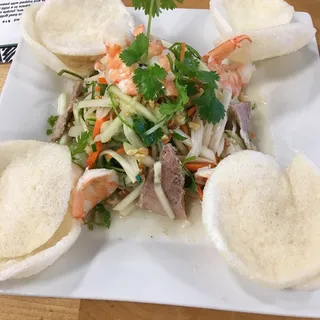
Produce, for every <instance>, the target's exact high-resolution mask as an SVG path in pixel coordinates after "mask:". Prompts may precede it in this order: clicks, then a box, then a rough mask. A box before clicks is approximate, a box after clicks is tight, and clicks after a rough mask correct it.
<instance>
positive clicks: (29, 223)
mask: <svg viewBox="0 0 320 320" xmlns="http://www.w3.org/2000/svg"><path fill="white" fill-rule="evenodd" d="M0 174H1V176H0V259H3V258H15V257H19V256H24V255H27V254H29V253H31V252H33V251H34V250H36V249H37V248H39V247H40V246H42V245H43V244H45V243H46V242H47V241H48V240H49V239H50V238H51V237H52V236H53V235H54V233H55V232H56V231H57V229H58V228H59V226H60V224H61V222H62V221H63V219H64V217H65V214H66V212H67V210H68V202H69V198H70V192H71V188H72V183H73V180H72V163H71V156H70V152H69V150H68V148H67V147H64V146H60V145H56V144H51V143H45V142H38V141H27V140H26V141H11V142H4V143H0Z"/></svg>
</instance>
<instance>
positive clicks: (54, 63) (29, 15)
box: [20, 4, 93, 78]
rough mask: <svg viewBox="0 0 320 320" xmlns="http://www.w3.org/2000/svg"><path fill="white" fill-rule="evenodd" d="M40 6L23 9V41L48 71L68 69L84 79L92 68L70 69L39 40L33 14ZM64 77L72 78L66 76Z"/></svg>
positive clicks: (21, 21) (21, 25)
mask: <svg viewBox="0 0 320 320" xmlns="http://www.w3.org/2000/svg"><path fill="white" fill-rule="evenodd" d="M41 5H42V4H33V5H32V6H30V7H28V8H25V10H24V12H23V16H22V18H21V20H20V32H21V36H22V38H23V40H24V41H25V42H26V43H27V44H28V45H29V46H30V47H31V48H32V49H33V51H34V53H35V54H36V55H37V57H38V59H39V60H40V61H41V62H42V63H43V64H44V65H46V66H48V67H49V68H50V69H52V70H53V71H55V72H56V73H59V72H60V71H61V70H63V69H68V70H69V71H72V72H76V73H78V74H79V75H81V76H83V77H85V76H87V75H88V73H89V72H90V70H91V69H93V66H92V65H90V66H84V67H83V66H80V67H79V68H77V67H76V66H75V67H74V68H72V67H71V66H67V65H66V64H65V63H64V62H62V61H61V60H60V59H59V58H58V57H57V56H56V55H55V54H53V53H52V52H51V51H50V50H48V49H47V48H46V47H45V46H44V45H43V44H42V43H41V42H40V39H39V36H38V35H37V33H36V27H35V21H34V19H35V14H36V12H37V11H38V9H39V8H40V7H41ZM65 76H67V77H69V78H73V77H71V76H70V75H68V74H65Z"/></svg>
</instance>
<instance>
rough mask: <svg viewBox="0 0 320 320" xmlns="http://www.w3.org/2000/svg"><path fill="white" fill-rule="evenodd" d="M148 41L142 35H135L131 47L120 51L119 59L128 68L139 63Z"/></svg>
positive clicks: (146, 48)
mask: <svg viewBox="0 0 320 320" xmlns="http://www.w3.org/2000/svg"><path fill="white" fill-rule="evenodd" d="M148 46H149V40H148V38H147V36H146V35H145V34H143V33H140V34H138V35H137V37H136V39H135V40H134V41H133V42H132V44H131V46H130V47H129V48H128V49H126V50H124V51H122V52H121V54H120V59H121V60H122V61H123V62H124V63H125V64H126V65H127V66H128V67H131V66H132V65H133V64H134V63H138V62H139V61H141V59H142V57H143V55H144V54H145V53H146V52H147V50H148Z"/></svg>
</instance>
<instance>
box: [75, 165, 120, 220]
mask: <svg viewBox="0 0 320 320" xmlns="http://www.w3.org/2000/svg"><path fill="white" fill-rule="evenodd" d="M118 186H119V181H118V176H117V174H116V172H115V171H113V170H107V169H92V170H88V169H87V170H86V171H85V172H84V174H83V175H82V177H81V178H80V179H79V181H78V183H77V185H76V187H75V188H74V189H73V191H72V195H71V212H72V216H73V217H74V218H77V219H81V218H83V217H85V215H86V214H87V213H88V212H89V211H90V210H92V209H93V208H94V207H95V206H96V205H97V204H98V203H100V202H101V201H102V200H104V199H106V198H107V197H109V196H110V195H111V194H112V193H113V192H114V191H115V190H116V189H117V188H118Z"/></svg>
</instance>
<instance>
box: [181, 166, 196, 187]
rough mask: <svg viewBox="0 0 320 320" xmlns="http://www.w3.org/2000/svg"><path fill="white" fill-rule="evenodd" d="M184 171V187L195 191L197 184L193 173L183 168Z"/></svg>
mask: <svg viewBox="0 0 320 320" xmlns="http://www.w3.org/2000/svg"><path fill="white" fill-rule="evenodd" d="M185 173H186V176H185V180H184V188H185V189H188V190H190V191H191V192H197V184H196V180H195V178H194V175H193V174H192V173H191V172H190V171H189V170H187V169H185Z"/></svg>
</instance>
